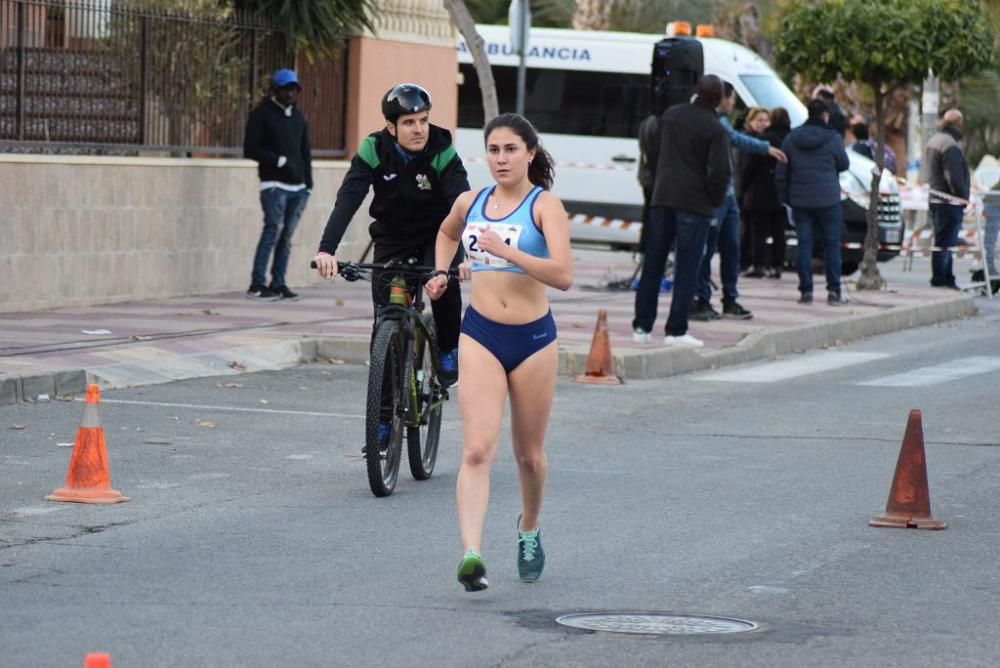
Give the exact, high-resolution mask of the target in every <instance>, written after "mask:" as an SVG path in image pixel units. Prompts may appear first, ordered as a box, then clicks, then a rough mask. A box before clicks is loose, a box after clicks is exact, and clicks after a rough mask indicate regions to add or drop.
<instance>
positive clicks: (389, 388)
mask: <svg viewBox="0 0 1000 668" xmlns="http://www.w3.org/2000/svg"><path fill="white" fill-rule="evenodd" d="M403 364H404V361H403V350H402V337H401V336H400V331H399V324H398V323H397V322H395V321H392V320H386V321H383V322H382V324H381V325H379V328H378V331H377V332H376V334H375V341H374V343H373V344H372V353H371V365H370V367H369V369H368V401H367V408H366V411H365V464H366V465H367V469H368V486H369V487H371V490H372V494H374V495H375V496H389V495H390V494H392V491H393V489H395V487H396V480H397V479H398V478H399V462H400V459H402V454H403V392H404V387H403V386H402V375H403V374H402V371H403Z"/></svg>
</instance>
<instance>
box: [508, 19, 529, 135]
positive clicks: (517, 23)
mask: <svg viewBox="0 0 1000 668" xmlns="http://www.w3.org/2000/svg"><path fill="white" fill-rule="evenodd" d="M507 19H508V23H509V24H510V41H511V46H513V47H514V51H515V52H516V53H517V55H518V63H517V103H516V107H515V111H517V113H519V114H521V115H522V116H523V115H524V97H525V88H526V87H527V76H528V66H527V57H528V32H529V29H530V28H531V5H530V4H529V3H528V0H511V3H510V9H509V10H508V12H507Z"/></svg>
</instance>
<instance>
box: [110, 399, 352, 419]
mask: <svg viewBox="0 0 1000 668" xmlns="http://www.w3.org/2000/svg"><path fill="white" fill-rule="evenodd" d="M101 403H102V404H125V405H127V406H162V407H164V408H193V409H196V410H199V411H232V412H234V413H268V414H272V415H273V414H279V415H309V416H312V417H332V418H343V419H346V420H358V419H364V417H365V416H364V415H362V414H357V415H352V414H347V413H320V412H318V411H279V410H276V409H273V408H246V407H244V406H208V405H202V404H177V403H171V402H167V401H134V400H131V399H105V398H104V397H101Z"/></svg>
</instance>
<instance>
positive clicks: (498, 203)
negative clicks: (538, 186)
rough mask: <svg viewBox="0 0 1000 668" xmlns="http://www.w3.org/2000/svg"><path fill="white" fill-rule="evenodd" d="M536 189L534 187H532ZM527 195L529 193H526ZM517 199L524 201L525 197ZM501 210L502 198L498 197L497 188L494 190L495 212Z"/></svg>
mask: <svg viewBox="0 0 1000 668" xmlns="http://www.w3.org/2000/svg"><path fill="white" fill-rule="evenodd" d="M529 164H530V163H529ZM532 188H534V186H532ZM525 194H527V193H525ZM517 199H524V197H523V196H522V197H518V198H517ZM499 208H500V196H499V195H497V191H496V188H494V189H493V210H494V211H496V210H497V209H499Z"/></svg>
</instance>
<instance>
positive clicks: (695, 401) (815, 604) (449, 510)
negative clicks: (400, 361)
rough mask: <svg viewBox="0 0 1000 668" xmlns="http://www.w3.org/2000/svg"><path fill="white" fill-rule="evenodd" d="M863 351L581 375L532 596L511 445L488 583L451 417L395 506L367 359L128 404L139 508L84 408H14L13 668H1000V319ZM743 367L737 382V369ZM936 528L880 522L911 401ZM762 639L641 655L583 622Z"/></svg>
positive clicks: (553, 443) (667, 639)
mask: <svg viewBox="0 0 1000 668" xmlns="http://www.w3.org/2000/svg"><path fill="white" fill-rule="evenodd" d="M979 304H980V306H981V307H983V308H984V313H983V314H982V315H980V316H978V317H975V318H971V319H968V320H964V321H959V322H955V323H949V324H946V325H940V326H936V327H930V328H925V329H917V330H910V331H905V332H899V333H896V334H892V335H887V336H882V337H877V338H873V339H869V340H866V341H862V342H859V343H856V344H853V345H850V346H845V347H840V348H834V349H830V350H825V351H814V352H811V353H807V354H804V355H797V356H790V357H788V358H784V359H779V360H774V361H766V362H759V363H755V364H752V365H747V366H746V367H737V368H733V367H728V368H726V369H722V370H719V371H718V372H703V373H698V374H690V375H686V376H678V377H673V378H669V379H665V380H659V381H643V382H631V383H628V384H626V385H624V386H621V387H615V388H607V387H590V386H581V385H576V384H574V383H572V382H569V381H566V380H560V382H559V385H558V388H557V395H556V396H557V399H556V405H555V409H554V413H553V419H552V425H551V428H550V432H549V441H548V451H549V457H550V462H551V474H550V481H549V487H548V492H547V500H546V506H545V510H544V513H543V518H542V530H543V539H544V544H545V547H546V551H547V555H548V562H547V567H546V568H547V570H546V572H545V575H544V576H543V578H542V580H541V581H540V582H538V583H537V584H535V585H524V584H521V583H520V582H519V581H518V580H517V577H516V569H515V564H514V558H515V550H516V547H515V539H514V518H515V516H516V514H517V512H518V510H519V501H518V491H517V483H516V474H515V469H514V465H513V461H512V457H511V454H510V448H509V441H507V440H506V439H507V435H506V434H505V435H504V439H505V440H504V443H503V445H502V446H501V455H500V457H499V461H498V462H497V465H496V468H495V471H494V477H493V483H494V485H493V496H492V504H491V507H490V513H489V516H488V519H487V527H486V537H485V543H484V557H485V559H486V563H487V566H488V568H489V576H490V583H491V587H490V589H489V590H488V591H486V592H483V593H479V594H467V593H465V592H464V591H463V590H462V588H461V586H460V585H459V584H458V583H457V582H456V581H455V567H456V566H457V563H458V560H459V558H460V556H461V554H460V553H461V546H460V545H459V541H458V537H457V528H456V521H455V512H454V497H453V493H454V481H455V474H456V470H457V465H458V461H459V430H458V423H457V419H456V415H457V411H456V410H455V406H448V407H447V408H446V414H445V417H446V421H445V424H444V428H443V433H442V452H441V455H440V458H439V461H438V468H437V471H436V472H435V475H434V477H433V478H432V479H431V480H429V481H427V482H415V481H413V480H411V479H410V478H409V475H408V472H406V464H405V462H404V464H403V474H402V478H401V481H400V484H399V485H398V487H397V492H396V494H394V495H393V496H392V497H389V498H387V499H375V498H374V497H372V496H371V494H370V493H369V491H368V488H367V483H366V480H365V473H364V464H363V461H362V459H361V457H360V445H361V439H362V420H361V416H362V412H363V393H364V382H365V377H366V369H365V368H364V367H357V366H337V365H312V366H306V367H300V368H297V369H291V370H287V371H282V372H267V373H257V374H246V375H243V376H237V377H232V376H229V377H225V378H218V379H217V378H209V379H200V380H193V381H185V382H178V383H172V384H168V385H160V386H153V387H148V388H137V389H130V390H120V391H114V392H106V393H105V394H104V396H103V403H102V405H101V415H102V417H103V421H104V426H105V431H106V436H107V443H108V453H109V460H110V466H111V475H112V483H113V486H114V487H115V488H116V489H119V490H121V491H122V492H123V493H125V494H127V495H128V496H130V497H131V498H132V500H131V501H130V502H128V503H124V504H120V505H115V506H82V505H76V504H56V503H49V502H46V501H43V500H42V497H43V496H44V495H45V494H48V493H50V492H51V491H52V490H53V489H55V488H56V487H60V486H62V483H63V479H64V476H65V472H66V466H67V462H68V459H69V453H70V448H69V447H67V445H66V444H67V443H70V442H72V440H73V434H74V432H75V430H76V427H77V425H78V424H79V421H80V416H81V414H82V406H81V404H80V403H70V402H61V401H55V402H50V403H42V404H34V405H30V404H19V405H14V406H5V407H2V408H0V464H2V466H0V601H2V605H0V648H2V649H0V664H2V665H4V666H31V667H44V666H52V667H56V666H78V665H80V662H81V659H82V657H83V655H84V653H85V652H87V651H95V650H103V651H107V652H110V653H111V655H112V657H113V659H114V665H115V667H116V668H129V667H136V666H141V667H155V666H179V665H186V666H187V665H189V666H276V665H280V666H374V665H398V666H440V667H449V666H469V665H481V666H519V665H535V666H737V665H738V666H806V665H808V666H909V667H917V666H935V667H936V666H946V665H947V666H995V665H997V664H998V663H1000V621H998V617H997V614H996V610H997V609H998V608H1000V574H998V571H997V568H996V555H997V546H998V545H1000V528H998V526H1000V525H998V522H997V514H998V510H1000V507H998V498H1000V402H998V400H997V397H998V395H1000V337H998V335H997V333H998V331H1000V304H998V305H997V306H994V305H993V304H990V303H987V302H985V301H983V300H980V301H979ZM715 374H724V375H715ZM914 408H918V409H921V410H922V412H923V429H924V435H925V447H926V452H927V467H928V472H929V480H930V494H931V501H932V504H933V513H934V516H935V517H937V518H938V519H942V520H944V521H946V522H947V523H948V525H949V526H948V529H946V530H944V531H938V532H929V531H928V532H925V531H916V530H895V529H875V528H871V527H869V526H868V520H869V518H870V517H871V516H872V515H875V514H877V513H879V512H881V511H882V510H883V509H884V507H885V503H886V498H887V495H888V490H889V485H890V482H891V480H892V475H893V470H894V467H895V464H896V458H897V455H898V452H899V447H900V442H901V438H902V435H903V431H904V428H905V425H906V420H907V415H908V413H909V411H910V410H911V409H914ZM591 611H592V612H605V611H622V612H627V611H635V612H662V613H672V614H679V615H686V614H691V615H695V614H705V615H720V616H726V617H735V618H739V619H745V620H750V621H753V622H755V623H757V624H759V625H760V630H758V631H755V632H750V633H741V634H726V635H705V634H697V635H686V636H678V635H671V636H661V637H652V636H645V635H643V636H623V635H615V634H609V633H603V632H599V633H588V632H583V631H578V630H573V629H569V628H566V627H562V626H559V625H557V624H556V623H555V621H554V620H555V618H556V617H557V616H559V615H561V614H566V613H574V612H591Z"/></svg>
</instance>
